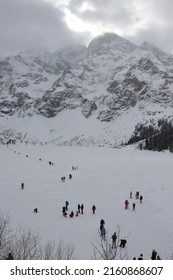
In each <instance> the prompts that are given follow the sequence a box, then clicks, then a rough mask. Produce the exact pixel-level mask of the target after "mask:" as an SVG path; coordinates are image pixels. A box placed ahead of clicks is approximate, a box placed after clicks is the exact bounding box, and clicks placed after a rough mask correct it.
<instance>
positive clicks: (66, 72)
mask: <svg viewBox="0 0 173 280" xmlns="http://www.w3.org/2000/svg"><path fill="white" fill-rule="evenodd" d="M172 107H173V56H172V55H170V54H167V53H164V52H163V51H161V50H159V49H158V48H157V47H155V46H152V45H150V44H148V43H147V42H144V43H143V44H142V45H141V46H137V45H135V44H132V43H131V42H129V41H127V40H125V39H123V38H121V37H120V36H118V35H116V34H105V35H104V36H100V37H97V38H95V39H94V40H93V41H92V42H91V43H90V44H89V46H88V48H86V47H84V46H75V47H73V48H69V49H64V50H60V51H57V52H55V53H49V52H46V53H42V54H35V53H23V54H22V53H21V54H19V55H17V56H13V57H7V58H4V59H3V60H1V61H0V117H7V116H8V117H9V116H15V117H16V116H17V117H26V116H30V117H31V116H42V117H44V118H45V119H47V118H49V119H50V118H55V119H56V118H57V117H58V116H59V114H60V113H61V114H62V113H63V112H64V113H65V112H67V111H68V112H69V111H70V112H72V111H74V110H77V112H80V114H81V118H85V119H87V120H89V119H91V118H92V120H93V119H94V120H98V121H99V122H102V123H110V122H114V123H115V121H117V120H118V118H120V117H122V115H123V114H127V113H129V112H130V111H131V110H133V109H134V108H135V110H137V111H138V113H139V112H140V113H141V116H142V119H145V117H147V116H148V115H155V114H156V115H157V114H160V113H163V115H164V112H165V110H168V109H169V110H168V111H169V114H170V112H171V111H172ZM137 115H139V114H137ZM79 117H80V115H79ZM159 117H160V116H159ZM127 120H128V118H127ZM124 121H125V120H123V122H124ZM136 122H137V119H136ZM103 134H104V133H103Z"/></svg>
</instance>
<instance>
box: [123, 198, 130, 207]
mask: <svg viewBox="0 0 173 280" xmlns="http://www.w3.org/2000/svg"><path fill="white" fill-rule="evenodd" d="M124 204H125V209H128V208H129V201H128V200H127V199H126V200H125V202H124Z"/></svg>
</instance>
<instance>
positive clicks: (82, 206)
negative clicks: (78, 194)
mask: <svg viewBox="0 0 173 280" xmlns="http://www.w3.org/2000/svg"><path fill="white" fill-rule="evenodd" d="M80 209H81V214H83V209H84V205H83V204H81V207H80Z"/></svg>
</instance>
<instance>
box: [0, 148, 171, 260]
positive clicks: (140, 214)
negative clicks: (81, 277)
mask: <svg viewBox="0 0 173 280" xmlns="http://www.w3.org/2000/svg"><path fill="white" fill-rule="evenodd" d="M0 154H1V161H0V212H1V211H2V212H3V213H4V212H7V211H9V214H10V216H11V222H12V227H13V228H14V229H15V228H19V227H20V226H22V227H24V228H26V229H32V230H34V231H36V232H37V231H38V232H39V233H40V235H41V237H42V240H46V241H48V240H49V241H55V242H58V241H59V240H64V241H65V242H66V243H69V242H70V243H72V244H73V245H74V247H75V257H76V258H77V259H92V258H93V257H94V253H93V247H92V243H94V244H95V245H97V244H98V243H97V242H99V234H98V230H99V224H100V220H101V219H104V220H105V228H106V231H107V234H108V236H109V239H108V240H109V242H110V243H111V235H112V234H113V233H114V232H115V231H116V230H117V226H118V225H119V227H120V229H121V231H120V238H125V239H127V246H126V248H124V249H122V251H123V252H124V251H125V253H126V255H127V256H128V258H129V259H133V257H138V256H139V255H140V254H141V253H143V255H144V259H150V257H151V252H152V250H153V249H155V250H156V251H157V252H158V254H159V255H160V256H161V258H162V259H170V258H171V256H172V253H173V211H172V166H173V158H172V154H170V153H167V152H164V153H155V152H148V151H138V150H134V149H133V148H132V147H126V148H122V149H108V148H84V147H54V146H51V145H47V146H38V145H37V146H34V145H21V144H20V145H17V146H9V148H8V149H7V147H6V146H2V145H1V146H0ZM26 155H28V157H26ZM40 158H41V159H42V161H39V159H40ZM49 161H52V162H54V165H53V166H50V165H49V164H48V162H49ZM72 166H78V170H75V171H73V170H72ZM70 173H71V174H72V179H71V180H69V179H68V176H69V174H70ZM61 176H65V177H66V180H65V182H61V180H60V178H61ZM22 182H24V184H25V188H24V190H21V188H20V186H21V183H22ZM130 191H132V193H133V199H130V197H129V195H130ZM136 191H139V192H140V194H142V196H143V203H142V204H140V203H139V201H138V200H136V199H135V192H136ZM125 199H129V202H130V207H129V209H128V210H125V209H124V201H125ZM66 200H68V201H69V211H68V214H69V213H70V211H71V210H73V211H74V212H75V211H76V210H77V205H78V203H79V204H81V203H83V204H84V214H83V215H79V216H78V217H74V218H73V219H71V218H70V217H69V216H68V217H67V218H64V217H63V216H62V206H63V205H64V203H65V201H66ZM133 202H135V203H136V210H135V211H132V203H133ZM93 204H95V205H96V208H97V209H96V213H95V215H93V214H92V210H91V208H92V205H93ZM36 207H37V208H38V214H34V213H33V209H34V208H36Z"/></svg>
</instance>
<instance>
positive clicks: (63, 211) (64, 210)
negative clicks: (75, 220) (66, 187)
mask: <svg viewBox="0 0 173 280" xmlns="http://www.w3.org/2000/svg"><path fill="white" fill-rule="evenodd" d="M62 213H63V216H64V217H66V216H67V212H66V207H65V206H63V207H62Z"/></svg>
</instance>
